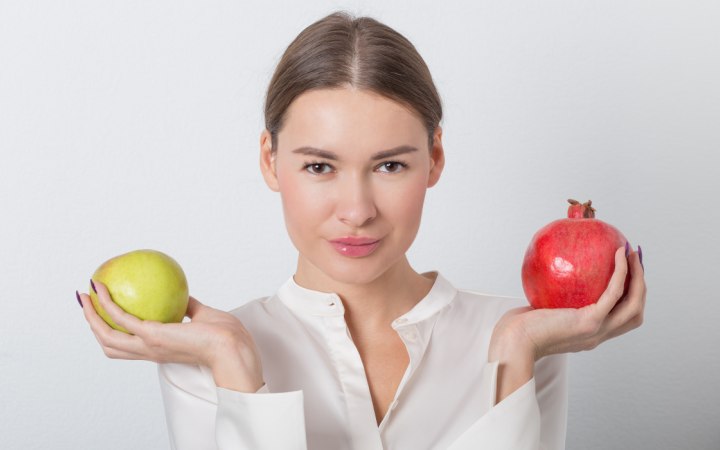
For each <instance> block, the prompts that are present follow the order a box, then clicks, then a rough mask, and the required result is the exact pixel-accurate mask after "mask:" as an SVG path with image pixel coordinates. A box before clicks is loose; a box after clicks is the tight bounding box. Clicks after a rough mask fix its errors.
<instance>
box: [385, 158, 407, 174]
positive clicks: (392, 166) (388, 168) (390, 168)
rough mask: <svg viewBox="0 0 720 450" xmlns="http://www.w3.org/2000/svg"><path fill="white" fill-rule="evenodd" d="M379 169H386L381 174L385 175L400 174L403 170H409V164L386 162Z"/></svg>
mask: <svg viewBox="0 0 720 450" xmlns="http://www.w3.org/2000/svg"><path fill="white" fill-rule="evenodd" d="M378 168H379V169H382V168H384V169H385V170H381V172H384V173H398V172H402V171H403V170H405V169H407V164H405V163H403V162H400V161H386V162H384V163H382V164H380V166H378Z"/></svg>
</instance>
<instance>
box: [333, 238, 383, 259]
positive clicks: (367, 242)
mask: <svg viewBox="0 0 720 450" xmlns="http://www.w3.org/2000/svg"><path fill="white" fill-rule="evenodd" d="M329 242H330V244H331V245H332V246H333V248H334V249H335V251H337V252H338V253H339V254H341V255H343V256H348V257H350V258H361V257H363V256H368V255H370V254H371V253H373V252H374V251H375V249H377V248H378V246H379V245H380V240H379V239H376V238H371V237H355V236H346V237H342V238H338V239H333V240H331V241H329Z"/></svg>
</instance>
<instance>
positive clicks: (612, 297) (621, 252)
mask: <svg viewBox="0 0 720 450" xmlns="http://www.w3.org/2000/svg"><path fill="white" fill-rule="evenodd" d="M627 271H628V264H627V259H626V258H625V247H620V248H618V249H617V251H616V252H615V270H614V271H613V274H612V276H611V277H610V282H609V283H608V286H607V288H606V289H605V292H603V294H602V295H601V296H600V299H599V300H598V301H597V303H595V305H596V309H597V313H598V314H599V315H600V316H602V317H605V316H607V315H608V314H609V313H610V311H611V310H612V309H613V307H614V306H615V304H616V303H617V302H618V300H620V298H621V297H622V296H623V291H624V290H625V277H626V276H627Z"/></svg>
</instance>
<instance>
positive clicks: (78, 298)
mask: <svg viewBox="0 0 720 450" xmlns="http://www.w3.org/2000/svg"><path fill="white" fill-rule="evenodd" d="M75 297H77V300H78V303H79V304H80V307H81V308H82V307H83V305H82V302H81V301H80V294H79V293H78V291H75Z"/></svg>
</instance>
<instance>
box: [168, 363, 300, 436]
mask: <svg viewBox="0 0 720 450" xmlns="http://www.w3.org/2000/svg"><path fill="white" fill-rule="evenodd" d="M158 375H159V379H160V391H161V393H162V397H163V404H164V406H165V418H166V421H167V427H168V434H169V435H170V448H171V449H173V450H230V449H232V450H241V449H253V450H255V449H258V450H264V449H273V450H276V449H279V448H282V449H289V450H305V449H306V448H307V445H306V438H305V415H304V410H303V393H302V391H294V392H282V393H270V392H269V391H268V388H267V385H263V387H262V388H260V389H259V390H258V391H257V392H256V393H252V394H248V393H243V392H237V391H233V390H230V389H225V388H220V387H217V386H215V383H214V381H213V378H212V374H211V373H210V372H209V371H208V369H207V368H205V367H201V366H194V365H187V364H158Z"/></svg>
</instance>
